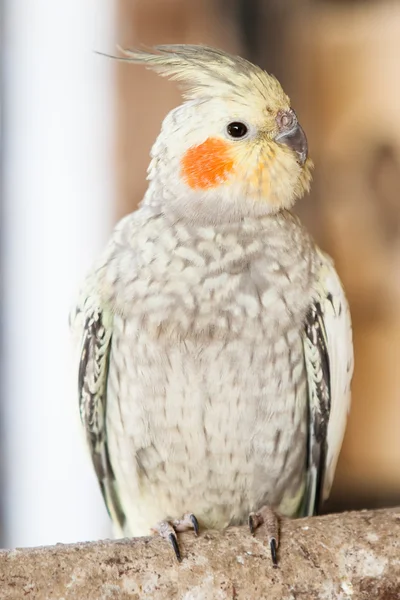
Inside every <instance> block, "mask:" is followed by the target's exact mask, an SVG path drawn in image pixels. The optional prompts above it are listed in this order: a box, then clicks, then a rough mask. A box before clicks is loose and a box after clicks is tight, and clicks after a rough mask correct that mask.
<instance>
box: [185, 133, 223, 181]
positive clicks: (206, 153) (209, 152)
mask: <svg viewBox="0 0 400 600" xmlns="http://www.w3.org/2000/svg"><path fill="white" fill-rule="evenodd" d="M181 167H182V176H183V178H184V179H185V181H186V183H187V184H188V186H189V187H191V188H193V189H200V190H207V189H209V188H213V187H216V186H217V185H219V184H220V183H222V182H224V181H225V180H226V178H227V176H228V174H229V173H230V171H232V169H233V159H232V157H231V154H230V146H229V144H228V143H227V142H224V140H219V139H217V138H208V139H207V140H206V141H205V142H203V143H202V144H200V145H199V146H193V147H192V148H189V150H188V151H187V152H186V153H185V154H184V156H183V158H182V160H181Z"/></svg>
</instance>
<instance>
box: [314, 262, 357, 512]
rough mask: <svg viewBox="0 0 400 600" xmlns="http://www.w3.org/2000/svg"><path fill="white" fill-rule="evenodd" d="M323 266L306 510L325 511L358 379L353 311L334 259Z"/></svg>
mask: <svg viewBox="0 0 400 600" xmlns="http://www.w3.org/2000/svg"><path fill="white" fill-rule="evenodd" d="M318 256H319V257H320V259H321V267H320V270H319V277H318V281H317V286H316V290H315V299H314V301H313V303H312V304H311V307H310V310H309V312H308V315H307V318H306V322H305V330H304V357H305V363H306V369H307V379H308V393H309V400H308V401H309V433H308V435H309V441H308V444H309V452H308V487H307V494H306V497H305V505H304V507H305V508H304V512H305V514H308V515H312V514H315V513H316V512H318V511H319V509H320V507H321V505H322V502H323V501H324V500H325V499H326V498H327V497H328V495H329V492H330V488H331V485H332V481H333V474H334V471H335V468H336V463H337V460H338V456H339V452H340V448H341V444H342V440H343V435H344V430H345V424H346V420H347V414H348V411H349V409H350V398H351V395H350V382H351V379H352V375H353V362H354V359H353V345H352V330H351V321H350V313H349V307H348V304H347V300H346V297H345V295H344V292H343V289H342V286H341V283H340V280H339V277H338V275H337V273H336V271H335V269H334V266H333V263H332V261H331V259H330V258H329V257H327V256H326V255H324V254H323V253H322V252H320V251H318Z"/></svg>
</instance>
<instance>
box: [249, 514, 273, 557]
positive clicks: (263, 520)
mask: <svg viewBox="0 0 400 600" xmlns="http://www.w3.org/2000/svg"><path fill="white" fill-rule="evenodd" d="M261 525H263V529H264V531H265V534H266V536H267V539H268V543H269V547H270V548H271V558H272V564H273V566H274V567H277V566H278V558H277V549H278V546H279V520H278V517H277V515H276V514H275V513H274V511H273V510H272V508H270V507H269V506H263V507H262V508H260V510H258V511H257V512H252V513H250V514H249V528H250V533H251V534H252V535H254V534H255V531H256V529H258V527H261Z"/></svg>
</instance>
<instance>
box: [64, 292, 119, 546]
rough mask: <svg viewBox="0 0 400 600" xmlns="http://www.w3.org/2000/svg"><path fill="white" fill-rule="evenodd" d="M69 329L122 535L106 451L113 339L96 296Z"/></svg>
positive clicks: (96, 451)
mask: <svg viewBox="0 0 400 600" xmlns="http://www.w3.org/2000/svg"><path fill="white" fill-rule="evenodd" d="M71 325H72V329H73V330H75V332H76V331H78V334H80V340H81V341H80V344H81V346H80V348H81V350H80V358H79V375H78V389H79V392H78V393H79V410H80V415H81V421H82V424H83V427H84V430H85V434H86V440H87V443H88V446H89V449H90V453H91V456H92V461H93V465H94V468H95V471H96V475H97V478H98V481H99V484H100V488H101V492H102V494H103V498H104V501H105V504H106V507H107V510H108V513H109V515H110V517H111V519H112V520H113V522H114V525H115V526H116V528H117V531H118V533H119V534H121V535H122V533H123V528H124V523H125V515H124V513H123V511H122V508H121V506H120V503H119V499H118V493H117V487H116V481H115V477H114V473H113V470H112V466H111V463H110V458H109V455H108V448H107V435H106V409H107V376H108V364H109V358H110V350H111V339H112V314H111V312H110V311H107V310H106V309H105V308H104V307H102V306H101V302H100V301H99V299H98V298H96V297H95V296H92V295H89V296H87V297H86V298H84V299H83V301H82V302H81V303H80V306H79V307H78V308H77V309H76V311H74V315H73V322H72V323H71Z"/></svg>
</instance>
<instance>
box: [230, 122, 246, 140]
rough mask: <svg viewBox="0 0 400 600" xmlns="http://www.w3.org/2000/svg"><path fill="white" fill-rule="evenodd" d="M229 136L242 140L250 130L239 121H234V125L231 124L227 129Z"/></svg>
mask: <svg viewBox="0 0 400 600" xmlns="http://www.w3.org/2000/svg"><path fill="white" fill-rule="evenodd" d="M226 130H227V132H228V135H230V136H231V137H233V138H242V137H244V136H245V135H246V133H247V131H248V129H247V126H246V125H245V124H244V123H240V122H239V121H234V122H233V123H229V125H228V127H227V128H226Z"/></svg>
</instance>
